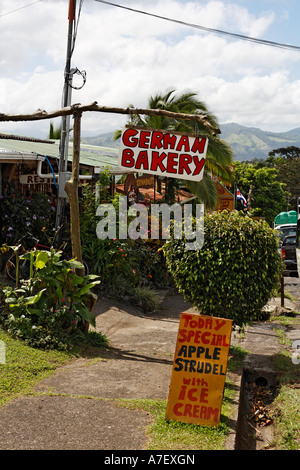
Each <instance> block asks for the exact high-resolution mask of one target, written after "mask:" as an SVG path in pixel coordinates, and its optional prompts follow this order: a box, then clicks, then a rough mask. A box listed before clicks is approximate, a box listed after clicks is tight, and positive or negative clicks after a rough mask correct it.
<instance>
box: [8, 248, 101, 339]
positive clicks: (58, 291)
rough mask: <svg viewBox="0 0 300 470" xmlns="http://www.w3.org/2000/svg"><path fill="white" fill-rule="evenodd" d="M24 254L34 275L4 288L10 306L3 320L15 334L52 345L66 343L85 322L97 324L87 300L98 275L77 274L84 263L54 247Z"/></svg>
mask: <svg viewBox="0 0 300 470" xmlns="http://www.w3.org/2000/svg"><path fill="white" fill-rule="evenodd" d="M23 257H24V258H27V260H28V262H29V263H30V264H31V272H32V276H31V278H30V279H29V280H22V281H21V283H20V287H19V288H15V289H13V288H12V287H5V289H4V293H5V303H6V305H7V309H6V312H5V313H6V314H5V315H2V317H1V320H2V324H3V325H4V326H5V327H6V328H7V329H9V331H10V332H11V333H12V334H14V335H15V336H18V337H21V338H23V339H24V340H25V341H26V342H27V343H28V344H31V345H33V346H37V345H38V346H39V347H45V348H49V347H53V346H54V347H57V346H58V345H60V346H61V345H65V344H67V341H68V340H69V339H70V337H72V336H74V335H76V333H77V332H78V330H82V329H83V326H84V325H85V324H86V322H89V323H91V324H92V325H93V326H95V317H94V315H93V314H92V313H91V312H90V309H89V307H88V304H89V301H90V298H91V295H92V294H91V290H92V289H93V287H95V286H96V285H97V284H99V282H100V281H99V278H98V276H95V275H86V276H78V275H77V274H76V272H75V271H76V269H79V268H81V267H82V265H81V263H79V262H78V261H76V260H74V259H71V260H65V259H62V258H61V253H60V252H57V251H56V250H54V249H51V250H50V251H42V250H33V251H31V252H28V253H26V254H25V255H23Z"/></svg>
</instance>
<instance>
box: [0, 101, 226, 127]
mask: <svg viewBox="0 0 300 470" xmlns="http://www.w3.org/2000/svg"><path fill="white" fill-rule="evenodd" d="M76 111H80V112H86V111H94V112H100V113H115V114H129V115H132V114H145V115H147V116H165V117H169V118H173V119H183V120H185V121H196V122H201V123H202V124H203V125H204V126H205V127H206V128H207V130H208V131H209V132H211V133H212V134H214V135H215V134H220V133H221V131H220V129H219V128H215V127H213V126H212V125H211V123H210V122H209V118H208V116H207V115H206V114H186V113H175V112H172V111H166V110H164V109H148V108H146V109H143V108H115V107H107V106H99V105H98V103H97V101H94V102H93V103H91V104H89V105H81V104H74V105H71V106H67V107H65V108H62V109H58V110H56V111H51V112H49V113H48V112H47V111H45V110H41V109H39V110H37V111H36V112H35V113H33V114H4V113H0V122H1V121H14V122H18V121H39V120H43V119H54V118H56V117H59V116H67V115H71V114H74V113H75V112H76Z"/></svg>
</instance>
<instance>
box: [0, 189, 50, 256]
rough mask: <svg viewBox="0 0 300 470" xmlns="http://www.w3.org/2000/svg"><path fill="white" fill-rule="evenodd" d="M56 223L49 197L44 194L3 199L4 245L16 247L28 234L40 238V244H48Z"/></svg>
mask: <svg viewBox="0 0 300 470" xmlns="http://www.w3.org/2000/svg"><path fill="white" fill-rule="evenodd" d="M54 221H55V214H54V211H53V209H52V208H51V204H50V203H49V201H48V197H47V195H45V194H43V193H39V192H36V193H34V194H33V195H32V196H30V197H27V196H23V195H17V196H15V197H7V198H2V199H1V202H0V222H1V234H0V240H1V242H2V243H7V244H9V245H14V244H16V243H17V242H18V241H19V240H20V239H21V238H22V237H24V236H25V235H26V234H27V233H28V232H30V233H31V234H32V235H33V236H34V237H36V238H38V239H39V240H40V243H48V241H49V238H52V237H53V225H54ZM29 248H32V246H29Z"/></svg>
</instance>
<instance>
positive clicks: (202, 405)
mask: <svg viewBox="0 0 300 470" xmlns="http://www.w3.org/2000/svg"><path fill="white" fill-rule="evenodd" d="M231 330H232V320H228V319H224V318H215V317H210V316H202V315H198V314H189V313H182V314H181V317H180V322H179V330H178V337H177V344H176V350H175V357H174V364H173V370H172V376H171V384H170V390H169V398H168V405H167V411H166V420H168V419H173V420H175V421H182V422H185V423H194V424H199V425H208V426H217V425H218V424H219V422H220V414H221V407H222V401H223V393H224V386H225V377H226V369H227V361H228V353H229V345H230V337H231Z"/></svg>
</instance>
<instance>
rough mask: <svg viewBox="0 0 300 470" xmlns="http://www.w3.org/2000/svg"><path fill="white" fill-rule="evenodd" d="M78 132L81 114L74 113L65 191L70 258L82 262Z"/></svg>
mask: <svg viewBox="0 0 300 470" xmlns="http://www.w3.org/2000/svg"><path fill="white" fill-rule="evenodd" d="M80 131H81V112H79V111H76V112H75V113H74V136H73V160H72V176H71V179H70V180H69V181H67V182H66V185H65V191H66V193H67V195H68V198H69V201H70V224H71V240H72V257H73V258H76V259H77V260H78V261H80V262H82V251H81V240H80V222H79V200H78V182H79V167H80Z"/></svg>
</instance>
